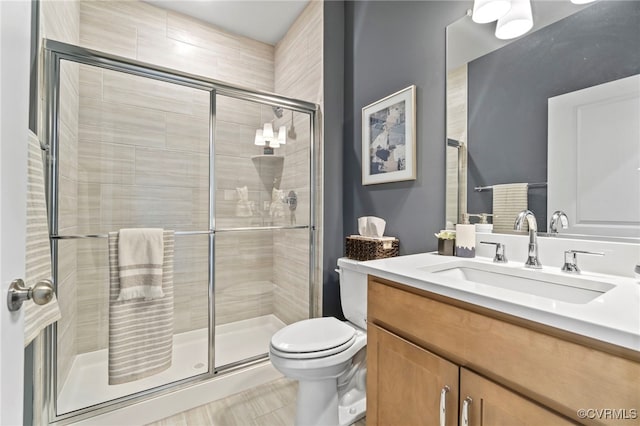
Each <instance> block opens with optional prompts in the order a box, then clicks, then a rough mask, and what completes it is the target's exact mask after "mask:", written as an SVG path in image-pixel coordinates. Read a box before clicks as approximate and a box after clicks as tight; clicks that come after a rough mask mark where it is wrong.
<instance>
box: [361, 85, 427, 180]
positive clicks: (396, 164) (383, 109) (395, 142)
mask: <svg viewBox="0 0 640 426" xmlns="http://www.w3.org/2000/svg"><path fill="white" fill-rule="evenodd" d="M415 178H416V86H414V85H412V86H409V87H407V88H406V89H402V90H400V91H399V92H396V93H394V94H392V95H389V96H387V97H386V98H384V99H380V100H379V101H376V102H374V103H372V104H370V105H367V106H366V107H364V108H362V184H363V185H371V184H376V183H387V182H399V181H403V180H415Z"/></svg>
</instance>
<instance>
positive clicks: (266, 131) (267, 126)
mask: <svg viewBox="0 0 640 426" xmlns="http://www.w3.org/2000/svg"><path fill="white" fill-rule="evenodd" d="M262 137H264V139H265V140H268V141H270V140H271V139H273V126H272V125H271V123H264V128H263V130H262Z"/></svg>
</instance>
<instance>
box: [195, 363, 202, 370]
mask: <svg viewBox="0 0 640 426" xmlns="http://www.w3.org/2000/svg"><path fill="white" fill-rule="evenodd" d="M193 368H194V369H196V370H199V369H201V368H204V364H203V363H201V362H199V363H197V364H196V365H194V366H193Z"/></svg>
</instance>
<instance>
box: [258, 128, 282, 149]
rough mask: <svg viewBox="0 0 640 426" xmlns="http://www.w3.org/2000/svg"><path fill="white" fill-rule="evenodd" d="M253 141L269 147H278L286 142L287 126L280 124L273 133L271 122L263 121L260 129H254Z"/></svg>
mask: <svg viewBox="0 0 640 426" xmlns="http://www.w3.org/2000/svg"><path fill="white" fill-rule="evenodd" d="M254 143H255V144H256V145H257V146H268V147H269V148H280V145H285V144H286V143H287V127H286V126H280V128H279V129H278V133H274V131H273V125H272V124H271V123H264V126H263V127H262V129H257V130H256V137H255V140H254Z"/></svg>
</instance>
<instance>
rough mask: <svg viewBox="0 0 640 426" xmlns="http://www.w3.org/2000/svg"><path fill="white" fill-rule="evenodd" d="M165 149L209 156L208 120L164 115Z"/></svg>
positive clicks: (190, 116) (188, 116)
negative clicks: (165, 124) (165, 130)
mask: <svg viewBox="0 0 640 426" xmlns="http://www.w3.org/2000/svg"><path fill="white" fill-rule="evenodd" d="M165 119H166V123H167V127H166V128H167V134H166V138H167V148H168V149H171V150H179V151H191V152H199V153H203V154H206V155H207V156H208V155H209V119H208V118H205V117H196V116H193V115H186V114H174V113H169V112H168V113H166V114H165Z"/></svg>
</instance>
